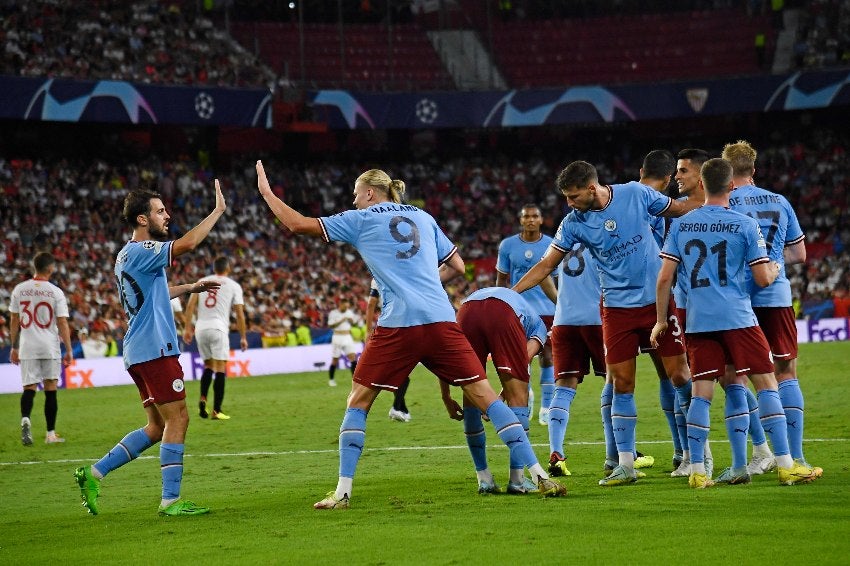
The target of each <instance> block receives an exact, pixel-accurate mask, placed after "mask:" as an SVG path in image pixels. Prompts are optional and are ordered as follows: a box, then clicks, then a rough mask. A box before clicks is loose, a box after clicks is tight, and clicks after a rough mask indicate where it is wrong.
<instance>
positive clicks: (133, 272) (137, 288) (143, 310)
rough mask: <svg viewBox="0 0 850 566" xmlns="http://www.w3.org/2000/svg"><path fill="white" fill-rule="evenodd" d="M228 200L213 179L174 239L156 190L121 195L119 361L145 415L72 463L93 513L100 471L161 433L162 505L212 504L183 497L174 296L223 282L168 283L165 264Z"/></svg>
mask: <svg viewBox="0 0 850 566" xmlns="http://www.w3.org/2000/svg"><path fill="white" fill-rule="evenodd" d="M225 208H226V205H225V202H224V196H223V195H222V193H221V188H220V187H219V183H218V179H216V181H215V209H214V210H213V211H212V212H211V213H210V214H209V216H207V217H206V218H204V219H203V220H202V221H201V222H200V223H199V224H198V225H197V226H195V227H194V228H192V229H191V230H189V231H188V232H186V233H185V234H184V235H183V236H182V237H180V238H178V239H177V240H173V241H172V240H168V223H169V219H170V216H169V214H168V212H166V210H165V205H164V204H163V203H162V198H161V197H160V195H159V194H158V193H155V192H152V191H146V190H135V191H131V192H130V193H129V194H128V195H127V197H126V199H125V200H124V211H123V219H124V221H125V222H126V223H127V224H128V225H129V226H130V227H131V228H132V229H133V239H132V240H130V241H129V242H127V244H126V245H125V246H124V247H123V248H122V249H121V251H120V252H118V256H117V258H116V260H115V278H116V280H117V283H118V296H119V298H120V300H121V305H122V306H123V307H124V312H126V313H127V318H128V326H127V333H126V334H125V335H124V367H126V368H127V371H128V372H129V373H130V377H132V378H133V381H134V382H135V384H136V387H137V388H138V390H139V395H140V397H141V399H142V406H143V407H144V409H145V414H146V416H147V421H148V422H147V424H146V425H145V426H144V427H143V428H140V429H137V430H135V431H133V432H131V433H129V434H127V435H126V436H125V437H124V438H123V439H122V440H121V441H120V442H119V443H118V444H116V445H115V447H114V448H113V449H112V450H110V451H109V452H108V453H107V454H106V455H105V456H104V457H103V458H101V459H100V460H98V461H97V462H96V463H95V464H94V465H92V466H86V467H82V468H77V471H76V472H75V474H74V476H75V478H76V480H77V483H78V484H79V486H80V492H81V494H82V499H83V505H84V506H85V507H86V508H87V509H88V511H89V512H90V513H92V514H93V515H97V513H98V503H97V497H98V494H99V491H100V482H101V480H102V479H103V477H104V476H106V475H107V474H108V473H109V472H111V471H112V470H114V469H116V468H118V467H120V466H123V465H124V464H126V463H127V462H130V461H131V460H134V459H136V458H137V457H138V456H139V454H141V453H142V452H143V451H145V450H146V449H148V448H150V447H151V446H153V445H154V444H156V443H157V442H160V441H162V443H161V444H160V449H159V461H160V469H161V472H162V501H161V502H160V506H159V513H160V514H163V515H170V516H191V515H201V514H204V513H208V512H209V508H207V507H202V506H199V505H195V504H194V503H192V502H191V501H186V500H183V499H180V486H181V483H182V480H183V452H184V442H185V438H186V429H187V428H188V426H189V412H188V410H187V409H186V391H185V386H184V383H183V369H182V368H181V367H180V363H179V362H178V360H177V358H178V356H179V355H180V349H179V347H178V341H177V327H176V326H175V324H174V314H173V312H172V310H171V299H172V298H173V297H176V296H179V295H183V294H185V293H201V292H203V291H207V290H210V289H218V288H219V287H220V286H221V284H220V283H218V282H216V281H210V280H201V281H198V282H196V283H191V284H184V285H175V286H172V287H169V285H168V278H167V275H166V271H165V270H166V268H168V267H170V266H171V262H172V260H173V259H175V258H177V257H180V256H182V255H183V254H186V253H188V252H190V251H192V250H194V249H195V248H197V247H198V245H199V244H200V243H201V242H202V241H203V240H204V238H206V237H207V235H208V234H209V233H210V230H212V228H213V226H215V223H216V222H217V221H218V219H219V218H220V217H221V215H222V214H223V213H224V211H225Z"/></svg>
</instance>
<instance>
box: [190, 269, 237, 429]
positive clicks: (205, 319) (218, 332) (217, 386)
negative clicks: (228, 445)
mask: <svg viewBox="0 0 850 566" xmlns="http://www.w3.org/2000/svg"><path fill="white" fill-rule="evenodd" d="M213 271H214V272H215V275H211V276H209V277H204V279H203V280H204V281H216V282H217V283H219V284H220V285H221V287H219V288H218V289H210V290H209V291H204V292H203V293H198V294H195V295H192V297H191V298H190V299H189V303H188V304H187V305H186V315H185V316H186V319H185V324H186V326H185V329H184V330H183V341H184V342H186V344H189V343H190V342H191V341H192V335H193V334H194V335H195V338H196V339H197V340H198V353H200V355H201V359H203V360H204V373H203V374H202V375H201V399H200V400H199V401H198V410H199V415H200V417H201V418H202V419H205V418H207V417H210V418H212V419H213V420H228V419H229V418H230V416H229V415H226V414H224V413H222V412H221V405H222V403H224V385H225V381H226V379H227V358H228V357H229V355H230V311H231V309H232V310H233V312H235V313H236V329H237V330H238V331H239V336H240V340H239V346H240V348H242V351H243V352H244V351H245V350H247V349H248V337H247V335H246V325H245V301H244V299H243V296H242V286H241V285H239V283H237V282H236V281H234V280H233V279H231V278H230V277H228V275H230V261H229V260H228V259H227V258H226V257H223V256H219V257H217V258H215V261H214V262H213ZM195 310H197V311H198V322H197V323H195V327H194V330H193V328H192V317H193V315H194V314H195ZM213 375H215V381H213ZM210 384H212V387H213V410H212V414H210V413H208V412H207V394H208V393H209V391H210Z"/></svg>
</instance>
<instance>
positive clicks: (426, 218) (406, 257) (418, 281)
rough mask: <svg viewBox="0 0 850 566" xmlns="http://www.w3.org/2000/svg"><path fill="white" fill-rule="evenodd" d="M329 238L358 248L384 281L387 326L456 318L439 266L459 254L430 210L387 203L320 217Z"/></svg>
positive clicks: (378, 279) (383, 318)
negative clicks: (442, 281)
mask: <svg viewBox="0 0 850 566" xmlns="http://www.w3.org/2000/svg"><path fill="white" fill-rule="evenodd" d="M319 223H320V224H321V226H322V232H323V237H324V239H325V241H326V242H347V243H349V244H351V245H352V246H354V247H355V248H357V251H358V252H360V256H361V257H362V258H363V261H364V262H366V266H367V267H368V268H369V271H370V272H371V273H372V276H373V277H374V278H375V281H376V282H377V283H378V291H379V292H380V296H381V303H382V305H381V316H380V317H379V318H378V325H379V326H383V327H386V328H402V327H409V326H419V325H422V324H431V323H434V322H454V321H455V311H454V308H453V307H452V305H451V302H450V301H449V297H448V295H447V294H446V291H445V289H443V285H442V284H441V283H440V274H439V268H440V265H441V264H442V263H444V262H445V261H447V260H448V259H449V258H451V256H452V255H453V254H455V253H456V252H457V248H456V247H455V246H454V244H452V243H451V241H449V239H448V238H447V237H446V235H445V234H444V233H443V231H442V230H441V229H440V227H439V226H437V222H436V221H435V220H434V218H433V217H432V216H431V215H430V214H428V213H427V212H425V211H424V210H422V209H420V208H417V207H415V206H412V205H409V204H395V203H392V202H383V203H379V204H375V205H373V206H370V207H369V208H364V209H362V210H347V211H345V212H341V213H339V214H335V215H333V216H329V217H322V218H320V219H319Z"/></svg>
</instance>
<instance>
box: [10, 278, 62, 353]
mask: <svg viewBox="0 0 850 566" xmlns="http://www.w3.org/2000/svg"><path fill="white" fill-rule="evenodd" d="M9 312H13V313H17V314H18V315H19V316H20V320H21V328H20V332H21V334H20V338H21V341H20V347H19V348H18V355H19V356H20V359H22V360H48V359H58V358H61V357H62V354H61V350H60V348H59V328H58V327H57V326H56V318H57V317H60V316H61V317H65V318H68V301H67V300H66V299H65V293H63V292H62V289H60V288H59V287H57V286H56V285H54V284H53V283H51V282H50V281H44V280H43V279H30V280H29V281H24V282H23V283H19V284H18V285H17V286H16V287H15V289H14V290H13V291H12V300H11V303H10V304H9Z"/></svg>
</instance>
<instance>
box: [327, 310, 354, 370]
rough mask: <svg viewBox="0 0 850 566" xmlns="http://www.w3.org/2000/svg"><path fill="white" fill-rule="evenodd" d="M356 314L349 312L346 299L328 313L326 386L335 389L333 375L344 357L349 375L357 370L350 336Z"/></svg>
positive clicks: (352, 341)
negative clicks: (329, 352) (328, 357)
mask: <svg viewBox="0 0 850 566" xmlns="http://www.w3.org/2000/svg"><path fill="white" fill-rule="evenodd" d="M359 318H360V317H358V316H357V314H355V312H354V311H353V310H351V301H349V300H348V298H347V297H342V298H341V299H340V300H339V307H337V308H335V309H333V310H332V311H331V312H329V313H328V326H330V327H331V328H332V329H333V333H334V334H333V338H331V367H330V368H328V385H330V386H331V387H336V380H335V379H334V374H335V373H336V368H337V365H339V359H340V358H341V357H342V356H343V355H344V356H345V357H347V358H348V362H349V363H350V364H351V375H354V370H355V369H357V350H356V349H355V347H354V338H353V337H352V336H351V328H352V327H353V326H354V325H356V324H357V323H358V321H359Z"/></svg>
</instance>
